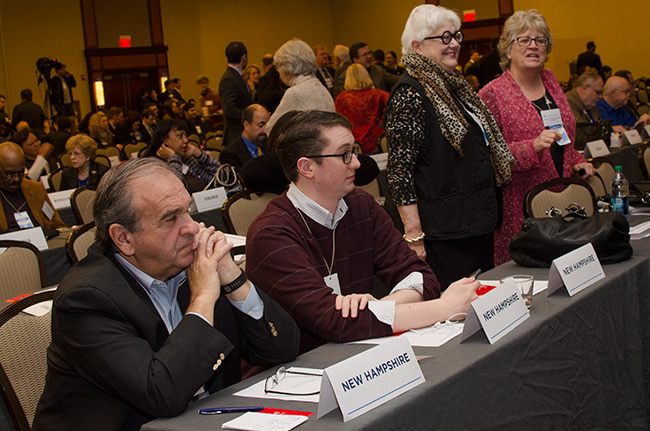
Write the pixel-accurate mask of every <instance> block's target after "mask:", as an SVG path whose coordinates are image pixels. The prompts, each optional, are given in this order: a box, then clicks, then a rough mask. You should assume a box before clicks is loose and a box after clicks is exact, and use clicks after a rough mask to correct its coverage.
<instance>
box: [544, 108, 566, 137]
mask: <svg viewBox="0 0 650 431" xmlns="http://www.w3.org/2000/svg"><path fill="white" fill-rule="evenodd" d="M540 114H541V116H542V121H543V122H544V127H546V128H547V129H550V130H555V131H556V132H558V133H559V134H560V135H561V136H562V137H561V138H560V139H559V140H558V141H556V142H557V144H558V145H567V144H570V143H571V139H569V135H568V134H567V132H566V130H565V129H564V123H562V114H561V113H560V110H559V109H557V108H555V109H547V110H545V111H541V112H540Z"/></svg>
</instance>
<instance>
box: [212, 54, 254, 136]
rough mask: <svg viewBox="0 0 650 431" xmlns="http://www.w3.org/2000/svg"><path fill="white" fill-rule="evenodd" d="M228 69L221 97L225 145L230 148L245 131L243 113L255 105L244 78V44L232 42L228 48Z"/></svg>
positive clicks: (222, 79) (221, 83) (221, 86)
mask: <svg viewBox="0 0 650 431" xmlns="http://www.w3.org/2000/svg"><path fill="white" fill-rule="evenodd" d="M226 57H227V59H228V68H227V69H226V71H225V72H224V74H223V75H222V76H221V81H219V96H220V97H221V106H222V107H223V116H224V118H225V121H226V130H225V132H224V137H223V143H224V145H226V146H228V145H230V143H232V142H234V141H236V140H237V138H239V136H240V135H241V134H242V132H243V131H244V125H243V123H242V120H241V118H242V112H243V111H244V109H246V107H247V106H248V105H250V104H251V103H253V97H252V94H251V89H250V87H249V86H248V83H247V82H246V78H244V69H246V65H247V64H248V51H247V50H246V46H245V45H244V44H243V43H242V42H230V43H229V44H228V46H227V47H226Z"/></svg>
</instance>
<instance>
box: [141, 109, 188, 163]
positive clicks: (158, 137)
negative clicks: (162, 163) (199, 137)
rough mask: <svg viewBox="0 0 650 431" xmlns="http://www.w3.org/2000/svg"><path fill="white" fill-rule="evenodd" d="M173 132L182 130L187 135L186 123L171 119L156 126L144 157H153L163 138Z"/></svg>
mask: <svg viewBox="0 0 650 431" xmlns="http://www.w3.org/2000/svg"><path fill="white" fill-rule="evenodd" d="M174 130H184V131H185V133H189V130H188V128H187V123H186V122H185V121H183V120H177V119H175V118H172V119H171V120H162V121H160V122H159V123H158V124H157V125H156V130H154V132H153V136H152V137H151V143H150V144H149V148H147V151H146V152H145V154H144V155H145V157H153V156H155V155H156V152H158V149H159V148H160V146H161V145H162V143H163V141H164V140H165V138H167V137H168V136H169V133H170V132H172V131H174Z"/></svg>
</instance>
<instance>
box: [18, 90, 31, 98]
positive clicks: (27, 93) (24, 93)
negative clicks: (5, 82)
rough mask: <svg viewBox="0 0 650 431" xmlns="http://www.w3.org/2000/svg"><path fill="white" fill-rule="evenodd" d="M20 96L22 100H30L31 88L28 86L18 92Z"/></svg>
mask: <svg viewBox="0 0 650 431" xmlns="http://www.w3.org/2000/svg"><path fill="white" fill-rule="evenodd" d="M20 98H21V99H22V100H32V90H30V89H29V88H25V89H24V90H23V91H21V92H20Z"/></svg>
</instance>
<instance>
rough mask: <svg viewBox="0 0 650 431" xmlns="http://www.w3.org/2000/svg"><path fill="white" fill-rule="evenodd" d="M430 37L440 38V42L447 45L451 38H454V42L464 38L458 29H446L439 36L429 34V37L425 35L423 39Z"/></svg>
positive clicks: (459, 41)
mask: <svg viewBox="0 0 650 431" xmlns="http://www.w3.org/2000/svg"><path fill="white" fill-rule="evenodd" d="M430 39H440V40H441V41H442V43H444V44H445V45H449V44H450V43H451V40H452V39H456V42H458V43H461V42H462V41H463V39H465V35H464V34H463V32H462V31H460V30H458V31H457V32H456V33H452V32H450V31H446V32H444V33H443V34H442V35H440V36H429V37H425V38H424V39H423V40H430Z"/></svg>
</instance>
